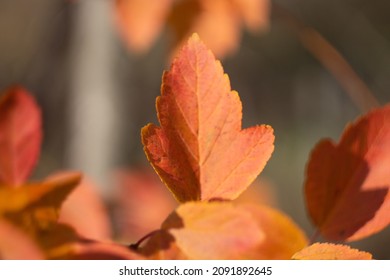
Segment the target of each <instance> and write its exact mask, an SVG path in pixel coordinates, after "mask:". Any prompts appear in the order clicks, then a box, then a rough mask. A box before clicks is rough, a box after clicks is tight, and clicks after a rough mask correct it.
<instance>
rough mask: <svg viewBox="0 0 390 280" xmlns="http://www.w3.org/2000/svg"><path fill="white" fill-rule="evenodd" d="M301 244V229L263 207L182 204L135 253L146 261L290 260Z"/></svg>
mask: <svg viewBox="0 0 390 280" xmlns="http://www.w3.org/2000/svg"><path fill="white" fill-rule="evenodd" d="M305 246H307V238H306V236H305V234H304V233H303V232H302V230H301V229H300V228H299V227H298V226H297V225H295V224H294V223H293V222H292V221H291V219H290V218H288V217H287V216H286V215H284V214H283V213H281V212H279V211H277V210H274V209H272V208H269V207H267V206H259V205H251V204H242V205H234V204H233V203H231V202H188V203H185V204H182V205H181V206H179V207H178V208H177V209H176V211H175V212H173V214H171V215H170V216H169V217H168V219H167V220H166V221H165V222H164V223H163V225H162V228H161V230H160V231H158V232H157V233H155V234H153V235H152V237H151V238H150V239H149V240H148V242H146V244H145V245H144V246H143V247H142V248H141V250H140V252H141V253H143V254H145V255H146V256H147V257H148V258H152V259H290V258H291V257H292V256H293V254H294V253H296V252H297V251H299V250H301V249H303V248H304V247H305Z"/></svg>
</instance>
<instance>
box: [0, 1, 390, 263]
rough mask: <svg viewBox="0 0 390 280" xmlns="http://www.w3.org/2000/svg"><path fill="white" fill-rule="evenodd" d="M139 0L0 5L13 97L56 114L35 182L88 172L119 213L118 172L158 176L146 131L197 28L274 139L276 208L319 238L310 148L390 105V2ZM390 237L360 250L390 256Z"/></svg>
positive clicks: (0, 40)
mask: <svg viewBox="0 0 390 280" xmlns="http://www.w3.org/2000/svg"><path fill="white" fill-rule="evenodd" d="M127 2H134V3H135V4H129V3H127ZM127 2H126V0H117V1H114V0H78V1H77V0H72V1H71V0H69V1H66V0H29V1H26V0H0V89H5V88H6V87H8V86H9V85H10V84H21V85H23V86H25V87H26V88H27V89H29V90H30V91H31V92H32V93H33V95H34V96H35V97H36V99H37V100H38V103H39V104H40V106H41V107H42V111H43V117H44V120H43V121H44V123H43V125H44V127H43V129H44V142H43V147H42V153H41V157H40V161H39V164H38V166H37V168H36V171H35V173H34V177H35V178H42V177H45V176H47V175H49V174H50V173H53V172H55V171H58V170H63V169H78V170H81V171H83V172H85V173H86V174H87V175H88V177H89V178H91V179H92V180H93V182H94V186H95V187H96V188H97V191H98V193H99V194H100V195H101V196H102V197H103V198H104V201H105V202H106V204H107V207H108V208H109V209H113V208H115V203H116V200H115V195H116V194H115V193H116V189H117V187H116V184H117V181H118V180H117V179H116V176H115V174H117V172H118V171H119V170H132V169H135V168H139V167H142V166H147V167H148V163H147V160H146V157H145V155H144V152H143V149H142V145H141V141H140V129H141V128H142V127H143V126H144V125H146V124H147V123H149V122H154V123H157V118H156V111H155V105H154V104H155V98H156V97H157V96H158V95H159V94H160V85H161V75H162V72H163V70H165V69H168V68H169V62H170V58H171V57H172V56H173V55H174V53H175V51H176V50H177V48H178V46H179V45H180V44H181V42H182V40H185V39H186V38H187V36H188V34H191V33H192V32H193V31H197V32H199V34H200V36H201V38H202V39H204V38H205V39H204V40H205V42H206V44H208V45H210V46H211V47H212V48H213V50H214V52H215V53H216V55H217V56H218V57H219V58H220V59H221V60H222V63H223V66H224V69H225V72H226V73H228V75H229V77H230V80H231V85H232V88H233V89H235V90H237V91H238V92H239V94H240V97H241V100H242V103H243V113H244V114H243V126H244V127H248V126H251V125H254V124H261V123H264V124H269V125H271V126H272V127H273V128H274V129H275V135H276V142H275V151H274V154H273V156H272V158H271V160H270V161H269V163H268V164H267V166H266V168H265V170H264V171H263V173H262V174H261V176H260V177H261V178H264V179H266V180H267V182H270V184H271V185H272V188H273V191H274V196H275V200H276V204H277V206H278V207H280V208H281V209H282V210H283V211H285V212H286V213H287V214H289V215H290V216H291V217H292V218H293V219H294V220H295V221H296V222H297V223H298V224H299V225H300V226H301V227H303V228H304V229H305V230H306V232H307V234H308V235H309V236H310V235H311V234H313V232H314V230H313V227H312V226H311V224H310V221H309V219H308V217H307V215H306V210H305V204H304V199H303V182H304V174H305V165H306V162H307V159H308V157H309V154H310V151H311V149H312V148H313V147H314V145H315V144H316V143H317V142H318V141H319V140H320V139H321V138H324V137H330V138H333V139H334V140H336V141H337V140H338V139H339V138H340V136H341V133H342V131H343V129H344V127H345V125H346V124H347V123H348V122H350V121H352V120H354V119H355V118H356V117H357V116H359V115H360V114H362V113H364V112H366V111H367V110H369V109H370V108H372V107H374V106H376V105H378V104H381V105H382V104H385V103H387V102H389V101H390V93H389V91H390V78H389V77H390V17H389V16H390V14H389V13H390V2H389V1H386V0H377V1H364V0H342V1H341V0H327V1H321V0H311V1H308V0H288V1H287V0H277V1H276V0H274V1H268V0H242V1H240V0H218V1H217V0H212V1H211V0H208V1H207V0H148V1H146V0H145V1H142V0H138V1H136V0H134V1H127ZM225 2H229V3H230V4H229V5H227V4H223V3H225ZM242 3H245V4H242ZM159 5H160V6H159ZM240 5H242V6H240ZM245 5H246V6H245ZM216 11H218V12H216ZM221 11H223V12H221ZM209 40H210V41H209ZM150 170H151V168H150ZM129 195H131V194H129ZM111 215H113V216H115V215H114V214H112V213H111ZM112 221H113V228H114V230H115V229H117V228H120V225H118V224H117V223H119V222H118V221H117V220H115V218H113V220H112ZM389 234H390V230H389V229H387V230H385V231H382V232H381V233H379V234H377V235H375V236H372V237H370V238H368V239H366V240H363V241H360V242H356V243H353V244H351V245H352V246H354V247H356V248H359V249H362V250H367V251H369V252H372V253H373V256H374V257H375V258H377V259H390V239H389Z"/></svg>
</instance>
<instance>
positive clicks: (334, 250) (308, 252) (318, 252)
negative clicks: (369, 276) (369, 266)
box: [292, 243, 372, 260]
mask: <svg viewBox="0 0 390 280" xmlns="http://www.w3.org/2000/svg"><path fill="white" fill-rule="evenodd" d="M292 259H294V260H371V259H372V256H371V254H370V253H367V252H363V251H359V250H356V249H352V248H351V247H349V246H345V245H339V244H330V243H314V244H313V245H311V246H309V247H306V248H304V249H303V250H301V251H299V252H297V253H296V254H295V255H294V256H293V257H292Z"/></svg>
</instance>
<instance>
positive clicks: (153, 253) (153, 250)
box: [139, 230, 189, 260]
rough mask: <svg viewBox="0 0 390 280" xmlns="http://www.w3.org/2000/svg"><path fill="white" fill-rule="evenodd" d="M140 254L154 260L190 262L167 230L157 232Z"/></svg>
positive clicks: (141, 249)
mask: <svg viewBox="0 0 390 280" xmlns="http://www.w3.org/2000/svg"><path fill="white" fill-rule="evenodd" d="M139 252H140V253H141V254H142V255H144V256H146V257H147V258H148V259H152V260H188V258H189V257H188V256H186V255H185V254H184V253H183V252H182V250H181V249H180V248H179V246H178V244H177V243H176V241H175V238H174V237H173V236H172V235H171V234H170V233H169V232H168V231H166V230H159V231H156V232H155V233H154V234H152V236H151V237H150V239H149V240H148V241H147V243H146V244H145V246H143V247H141V248H140V249H139Z"/></svg>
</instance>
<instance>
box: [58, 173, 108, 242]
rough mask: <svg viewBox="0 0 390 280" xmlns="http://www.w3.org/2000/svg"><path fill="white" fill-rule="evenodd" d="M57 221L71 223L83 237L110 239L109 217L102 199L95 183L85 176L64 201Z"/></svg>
mask: <svg viewBox="0 0 390 280" xmlns="http://www.w3.org/2000/svg"><path fill="white" fill-rule="evenodd" d="M59 222H62V223H65V224H69V225H71V226H72V227H73V228H74V229H75V230H76V231H77V233H78V234H79V235H80V236H83V237H85V238H89V239H94V240H109V239H111V224H110V218H109V216H108V212H107V209H106V206H105V204H104V201H103V199H102V198H101V197H100V195H99V194H98V192H97V187H96V185H95V184H94V183H93V182H92V181H91V180H90V179H89V178H86V177H85V176H83V179H82V181H81V183H80V184H79V185H78V186H77V188H76V189H75V190H74V191H73V192H72V193H71V194H70V195H69V196H68V197H67V199H66V200H65V201H64V203H63V205H62V207H61V213H60V218H59Z"/></svg>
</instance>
